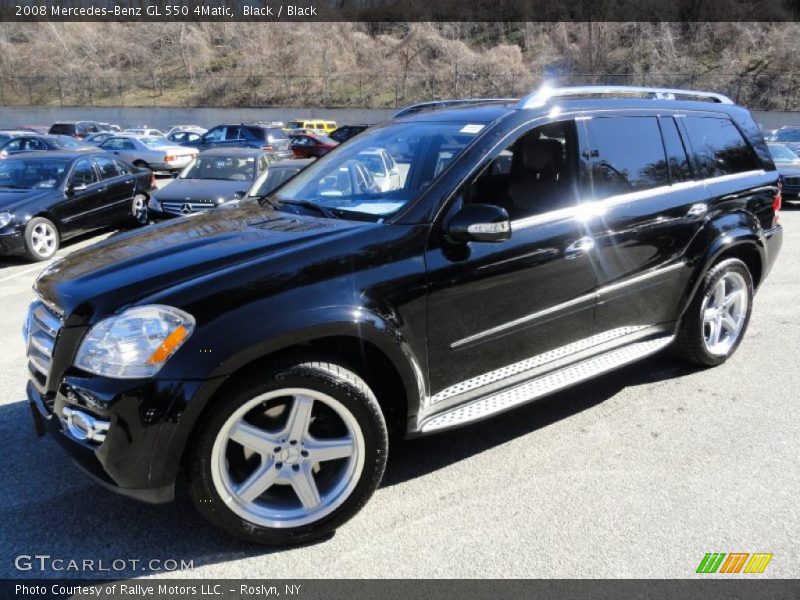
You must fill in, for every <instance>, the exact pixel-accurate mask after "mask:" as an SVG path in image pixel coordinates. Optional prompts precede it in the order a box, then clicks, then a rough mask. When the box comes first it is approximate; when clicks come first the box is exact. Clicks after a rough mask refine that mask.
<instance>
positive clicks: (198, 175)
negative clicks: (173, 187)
mask: <svg viewBox="0 0 800 600" xmlns="http://www.w3.org/2000/svg"><path fill="white" fill-rule="evenodd" d="M255 176H256V159H255V158H254V157H252V156H242V157H239V156H199V157H197V158H196V159H195V160H194V162H193V163H191V164H190V165H189V166H188V167H186V169H184V170H183V172H182V173H181V175H180V178H181V179H225V180H228V181H252V180H253V179H255Z"/></svg>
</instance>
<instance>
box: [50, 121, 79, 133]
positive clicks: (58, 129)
mask: <svg viewBox="0 0 800 600" xmlns="http://www.w3.org/2000/svg"><path fill="white" fill-rule="evenodd" d="M50 133H53V134H56V135H72V134H73V133H75V125H72V124H70V123H56V124H55V125H53V126H52V127H51V128H50Z"/></svg>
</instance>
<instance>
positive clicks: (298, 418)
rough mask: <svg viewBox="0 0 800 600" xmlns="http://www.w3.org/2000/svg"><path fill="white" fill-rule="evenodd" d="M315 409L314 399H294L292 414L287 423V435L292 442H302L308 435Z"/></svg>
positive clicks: (305, 397) (297, 397) (300, 397)
mask: <svg viewBox="0 0 800 600" xmlns="http://www.w3.org/2000/svg"><path fill="white" fill-rule="evenodd" d="M313 408H314V399H313V398H309V397H308V396H295V397H294V402H293V403H292V412H291V413H289V420H288V422H287V423H286V435H287V436H288V437H289V439H290V440H295V441H300V440H301V439H303V437H304V436H305V435H306V434H307V433H308V426H309V425H310V424H311V411H312V409H313Z"/></svg>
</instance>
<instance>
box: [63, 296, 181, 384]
mask: <svg viewBox="0 0 800 600" xmlns="http://www.w3.org/2000/svg"><path fill="white" fill-rule="evenodd" d="M194 324H195V323H194V318H193V317H192V316H191V315H190V314H188V313H185V312H183V311H182V310H178V309H177V308H172V307H171V306H161V305H158V304H152V305H149V306H137V307H135V308H130V309H128V310H126V311H124V312H123V313H121V314H119V315H116V316H114V317H109V318H107V319H103V320H102V321H100V322H99V323H97V324H96V325H95V326H94V327H92V328H91V329H90V330H89V333H88V334H87V335H86V337H85V338H84V340H83V342H82V343H81V347H80V348H79V349H78V356H77V357H76V358H75V366H76V367H78V368H81V369H83V370H84V371H89V372H90V373H94V374H96V375H104V376H106V377H113V378H115V379H137V378H140V377H152V376H153V375H155V374H156V373H158V371H159V370H160V369H161V367H163V366H164V363H166V362H167V360H168V359H169V357H170V356H172V355H173V354H174V353H175V351H176V350H177V349H178V348H180V347H181V345H182V344H183V342H185V341H186V340H187V339H188V337H189V336H190V335H191V334H192V331H193V330H194Z"/></svg>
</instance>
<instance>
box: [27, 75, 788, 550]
mask: <svg viewBox="0 0 800 600" xmlns="http://www.w3.org/2000/svg"><path fill="white" fill-rule="evenodd" d="M383 153H386V154H388V155H390V156H392V158H393V160H394V162H395V163H396V166H395V168H396V171H397V172H396V173H384V172H383V170H384V169H385V166H383V165H378V164H377V162H376V161H374V157H375V156H376V155H382V154H383ZM393 169H394V168H393ZM379 170H380V172H378V171H379ZM780 202H781V200H780V185H779V178H778V174H777V172H776V170H775V166H774V164H773V162H772V159H771V158H770V154H769V151H768V149H767V146H766V145H765V143H764V141H763V138H762V135H761V133H759V130H758V128H757V127H756V125H755V123H754V122H753V119H752V118H751V117H750V115H749V114H748V112H747V111H746V110H744V109H743V108H740V107H736V106H734V105H733V103H732V102H731V101H730V100H729V99H728V98H726V97H724V96H720V95H717V94H711V93H702V92H689V91H681V90H661V89H650V88H563V89H549V90H548V89H545V90H541V91H539V92H537V93H534V94H532V95H531V96H529V97H527V98H524V99H523V100H521V101H520V102H516V103H515V102H510V101H508V100H504V101H496V102H492V101H487V102H484V103H465V105H464V106H460V107H459V106H452V105H451V106H449V107H447V108H444V109H439V110H436V107H435V106H434V107H432V109H430V110H424V111H416V112H414V113H413V114H411V115H410V116H407V117H403V118H399V119H396V120H393V121H390V122H388V123H385V124H383V125H379V126H376V127H373V128H371V129H369V130H368V131H366V132H364V133H362V134H361V135H360V136H358V137H357V138H354V139H353V140H351V141H350V142H348V143H347V144H344V145H342V146H341V147H340V148H338V149H336V150H334V151H333V152H331V153H330V154H329V155H327V156H325V157H324V158H322V159H320V160H318V161H316V162H315V163H313V164H312V165H311V166H309V167H308V168H306V169H305V170H304V171H302V172H301V173H300V174H298V175H297V176H296V177H294V178H293V179H291V180H289V181H288V182H287V183H285V184H284V185H283V186H282V187H280V188H279V189H278V190H277V191H276V192H275V193H273V194H272V195H270V196H267V197H264V198H261V199H260V200H259V201H258V202H254V203H252V204H245V203H242V204H241V205H240V206H238V207H236V208H231V209H228V210H215V211H210V212H209V213H207V214H202V215H198V216H193V217H191V218H189V219H184V220H180V221H177V222H169V223H164V224H160V225H157V226H154V227H150V228H148V229H146V230H141V231H134V232H130V233H127V234H122V235H120V236H118V237H112V238H109V239H107V240H105V241H103V242H100V243H99V244H97V245H95V246H93V247H91V248H88V249H84V250H80V251H77V252H74V253H72V254H71V255H69V256H68V257H66V258H65V259H64V260H62V261H60V262H58V263H56V264H53V265H51V266H50V267H49V268H48V269H47V270H46V271H45V272H43V273H42V275H41V276H40V277H39V279H38V280H37V283H36V285H35V291H36V293H37V295H38V297H37V299H36V300H35V301H34V302H33V304H32V306H31V308H30V312H29V316H28V319H27V325H26V330H25V336H26V339H27V348H28V355H29V367H30V383H29V385H28V395H29V398H30V402H31V403H32V406H33V408H34V410H33V414H34V418H35V420H36V422H37V425H38V427H39V430H40V431H41V432H43V431H44V430H45V429H49V431H50V432H51V433H52V435H53V436H54V437H55V438H56V439H57V440H59V442H60V443H61V444H62V445H63V446H64V447H65V448H66V449H67V450H68V451H69V452H70V453H71V454H72V455H73V457H74V458H75V459H76V461H77V462H78V463H79V464H80V465H82V466H83V467H84V469H85V470H87V471H88V472H89V473H90V474H92V475H93V476H94V477H95V478H96V479H98V480H99V481H101V482H103V483H105V484H106V485H108V486H110V487H113V488H114V489H116V490H117V491H119V492H121V493H123V494H127V495H129V496H133V497H136V498H139V499H142V500H146V501H149V502H166V501H169V500H171V499H172V497H173V493H174V486H175V482H176V478H177V475H178V473H179V470H181V469H185V471H186V472H188V475H189V481H190V486H191V494H192V496H193V498H194V500H195V502H196V504H197V507H198V509H199V511H200V512H201V513H202V514H203V515H204V516H205V517H207V518H208V519H209V520H210V521H211V522H212V523H214V524H215V525H217V526H219V527H221V528H222V529H224V530H226V531H228V532H230V533H231V534H233V535H236V536H238V537H240V538H244V539H247V540H253V541H257V542H264V543H271V544H282V543H288V542H301V541H306V540H309V539H312V538H315V537H318V536H321V535H323V534H326V533H328V532H331V531H332V530H334V529H335V528H336V527H338V526H339V525H341V524H342V523H344V522H345V521H347V520H348V519H350V518H351V517H352V516H353V515H354V514H355V513H356V512H357V511H358V510H359V509H360V508H361V507H362V506H364V504H365V503H366V502H367V500H368V498H369V497H370V496H371V494H372V493H373V492H374V490H375V489H376V487H377V486H378V484H379V483H380V481H381V477H382V475H383V470H384V465H385V463H386V457H387V452H388V450H389V446H388V439H389V437H388V434H389V432H391V431H392V430H396V431H397V432H399V433H401V434H403V435H407V436H416V435H421V434H428V433H434V432H437V431H441V430H444V429H449V428H453V427H457V426H460V425H465V424H467V423H471V422H474V421H477V420H480V419H484V418H487V417H490V416H492V415H494V414H497V413H500V412H502V411H506V410H509V409H512V408H514V407H516V406H519V405H520V404H523V403H525V402H529V401H531V400H534V399H536V398H539V397H541V396H544V395H546V394H550V393H552V392H554V391H556V390H559V389H562V388H565V387H567V386H570V385H572V384H575V383H577V382H580V381H583V380H586V379H587V378H590V377H594V376H597V375H600V374H601V373H605V372H607V371H610V370H612V369H615V368H617V367H620V366H622V365H626V364H628V363H631V362H632V361H635V360H638V359H640V358H642V357H645V356H648V355H651V354H653V353H656V352H659V351H661V350H662V349H666V348H667V347H668V346H671V347H673V348H674V349H675V350H676V351H677V352H678V353H680V354H681V355H682V356H683V357H685V358H686V359H687V360H689V361H691V362H693V363H695V364H698V365H705V366H713V365H718V364H720V363H722V362H724V361H725V360H727V359H728V358H729V357H730V356H731V355H732V354H733V352H734V351H735V350H736V348H737V346H738V345H739V343H740V342H741V340H742V336H743V335H744V332H745V330H746V329H747V325H748V320H749V318H750V312H751V309H752V306H753V296H754V292H755V290H756V289H757V288H758V286H759V284H760V283H761V282H762V281H763V280H764V278H765V277H766V275H767V273H768V272H769V270H770V267H771V266H772V264H773V262H774V260H775V256H776V254H777V253H778V250H779V247H780V244H781V239H782V230H781V227H780V225H779V224H778V214H777V213H778V210H779V208H780Z"/></svg>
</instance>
